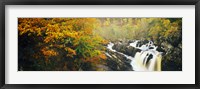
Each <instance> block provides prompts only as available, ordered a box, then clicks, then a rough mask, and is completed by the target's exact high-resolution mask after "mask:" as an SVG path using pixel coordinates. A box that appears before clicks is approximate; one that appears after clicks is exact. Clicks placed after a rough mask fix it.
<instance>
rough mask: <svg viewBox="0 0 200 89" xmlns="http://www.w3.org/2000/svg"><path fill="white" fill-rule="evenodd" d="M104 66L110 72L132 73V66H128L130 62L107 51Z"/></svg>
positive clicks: (119, 55)
mask: <svg viewBox="0 0 200 89" xmlns="http://www.w3.org/2000/svg"><path fill="white" fill-rule="evenodd" d="M107 53H108V54H109V55H110V56H108V55H107V60H106V63H107V64H106V66H107V67H108V68H107V69H110V70H112V71H132V66H131V65H130V62H131V60H129V59H127V58H126V57H125V56H124V55H122V54H119V53H116V52H112V51H110V50H107Z"/></svg>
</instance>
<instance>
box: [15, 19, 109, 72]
mask: <svg viewBox="0 0 200 89" xmlns="http://www.w3.org/2000/svg"><path fill="white" fill-rule="evenodd" d="M99 26H100V23H99V20H98V19H97V18H19V19H18V31H19V36H26V34H28V35H27V36H30V37H34V39H36V40H37V39H40V40H43V43H42V42H40V43H38V45H37V48H38V49H40V50H41V51H40V52H41V54H42V55H40V53H35V54H34V58H42V56H44V57H45V62H46V61H48V62H46V63H50V64H52V63H51V62H50V61H49V60H48V58H50V57H54V58H55V60H61V59H62V60H63V59H65V60H66V62H67V63H66V62H65V64H64V67H62V68H64V69H66V68H68V67H67V64H70V65H72V64H71V63H68V62H69V61H70V59H76V61H74V64H73V65H74V68H72V69H73V70H74V69H76V68H75V67H77V65H79V64H76V63H81V61H82V62H83V61H86V60H90V61H88V62H91V63H97V62H95V61H92V60H94V59H98V60H96V61H99V60H101V59H106V56H103V55H102V54H103V52H102V51H103V50H104V49H103V46H101V45H102V44H106V41H105V40H103V39H102V38H101V37H98V36H97V35H94V34H93V31H94V30H95V29H96V28H99ZM63 55H64V56H63ZM38 56H40V57H38ZM68 60H69V61H68ZM77 60H79V61H77ZM54 62H55V61H54ZM53 64H55V63H53ZM79 66H80V65H79ZM56 70H57V69H56Z"/></svg>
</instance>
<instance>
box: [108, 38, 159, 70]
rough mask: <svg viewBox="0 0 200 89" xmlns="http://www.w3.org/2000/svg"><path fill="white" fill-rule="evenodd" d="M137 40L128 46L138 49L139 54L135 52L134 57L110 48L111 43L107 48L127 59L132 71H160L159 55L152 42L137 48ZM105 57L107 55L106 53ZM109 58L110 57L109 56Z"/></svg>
mask: <svg viewBox="0 0 200 89" xmlns="http://www.w3.org/2000/svg"><path fill="white" fill-rule="evenodd" d="M138 42H139V40H136V41H134V42H133V43H130V44H129V46H132V47H134V48H137V49H140V50H141V52H137V53H136V54H135V56H134V57H132V56H128V55H126V54H124V53H121V52H118V51H116V50H114V49H113V48H112V47H113V46H114V44H113V43H111V42H110V43H109V44H108V46H107V48H108V49H109V50H111V51H113V52H117V53H119V54H122V55H123V56H125V57H126V58H127V59H130V60H131V63H130V64H131V66H132V69H133V70H134V71H161V58H162V56H161V54H160V52H158V51H157V50H156V49H157V47H156V46H155V45H154V44H153V42H152V41H149V42H148V43H147V44H143V45H142V46H141V47H139V46H138ZM106 55H109V54H108V53H107V54H106ZM109 56H110V55H109Z"/></svg>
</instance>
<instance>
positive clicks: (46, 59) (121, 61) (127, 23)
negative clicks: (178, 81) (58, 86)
mask: <svg viewBox="0 0 200 89" xmlns="http://www.w3.org/2000/svg"><path fill="white" fill-rule="evenodd" d="M18 71H182V18H109V17H106V18H18Z"/></svg>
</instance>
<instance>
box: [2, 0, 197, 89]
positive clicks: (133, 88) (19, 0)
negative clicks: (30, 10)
mask: <svg viewBox="0 0 200 89" xmlns="http://www.w3.org/2000/svg"><path fill="white" fill-rule="evenodd" d="M6 5H195V45H196V46H195V84H52V85H51V84H5V76H6V75H5V47H6V46H5V40H6V39H5V6H6ZM0 29H1V30H0V57H1V58H0V87H1V88H2V89H32V88H37V89H44V88H47V89H54V88H55V89H58V88H59V89H76V88H78V89H82V88H85V89H86V88H89V89H90V88H91V89H93V88H96V89H112V88H113V89H114V88H116V89H143V88H148V89H149V88H152V89H160V88H166V89H168V88H170V89H199V88H200V77H199V75H200V73H199V69H200V63H199V62H200V61H199V60H200V59H199V55H198V54H199V50H200V48H199V47H198V46H199V43H200V40H198V38H200V35H199V34H200V31H199V30H200V0H1V1H0Z"/></svg>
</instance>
